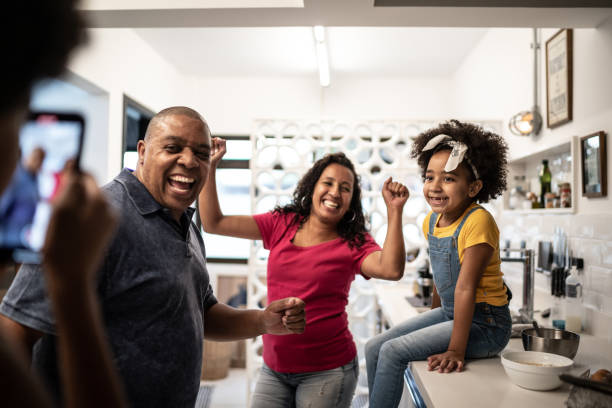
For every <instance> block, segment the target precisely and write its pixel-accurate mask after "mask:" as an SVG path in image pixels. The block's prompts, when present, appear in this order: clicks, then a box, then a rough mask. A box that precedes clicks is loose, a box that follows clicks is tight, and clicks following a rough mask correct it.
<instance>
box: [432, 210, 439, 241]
mask: <svg viewBox="0 0 612 408" xmlns="http://www.w3.org/2000/svg"><path fill="white" fill-rule="evenodd" d="M439 215H440V214H438V213H435V212H433V211H432V212H431V215H430V216H429V235H433V234H434V228H435V227H436V222H438V216H439Z"/></svg>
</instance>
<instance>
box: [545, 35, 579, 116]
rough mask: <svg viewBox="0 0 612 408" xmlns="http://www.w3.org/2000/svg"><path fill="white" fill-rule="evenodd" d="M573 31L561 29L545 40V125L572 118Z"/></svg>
mask: <svg viewBox="0 0 612 408" xmlns="http://www.w3.org/2000/svg"><path fill="white" fill-rule="evenodd" d="M572 78H573V31H572V29H571V28H566V29H561V30H559V31H557V33H555V35H553V36H552V37H551V38H550V39H549V40H548V41H546V126H547V127H549V128H555V127H557V126H561V125H563V124H564V123H567V122H569V121H571V120H572V105H573V90H572V88H573V79H572Z"/></svg>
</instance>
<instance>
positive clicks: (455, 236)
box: [453, 205, 484, 240]
mask: <svg viewBox="0 0 612 408" xmlns="http://www.w3.org/2000/svg"><path fill="white" fill-rule="evenodd" d="M479 209H482V210H484V208H482V207H481V206H479V205H478V206H476V207H474V208H472V209H471V210H470V211H468V213H467V214H465V217H463V219H462V220H461V222H460V223H459V225H458V226H457V229H455V233H454V234H453V239H455V240H456V239H457V237H458V236H459V233H460V232H461V228H463V224H465V221H466V220H467V219H468V217H469V216H470V214H471V213H473V212H474V211H476V210H479Z"/></svg>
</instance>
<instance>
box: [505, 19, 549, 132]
mask: <svg viewBox="0 0 612 408" xmlns="http://www.w3.org/2000/svg"><path fill="white" fill-rule="evenodd" d="M531 47H532V48H533V108H531V110H530V111H522V112H519V113H517V114H516V115H514V116H512V118H511V119H510V122H509V123H508V127H509V128H510V131H511V132H512V133H513V134H515V135H517V136H535V135H537V134H538V133H540V129H542V115H540V109H539V108H538V49H539V48H540V43H539V42H538V30H537V28H534V29H533V44H532V45H531Z"/></svg>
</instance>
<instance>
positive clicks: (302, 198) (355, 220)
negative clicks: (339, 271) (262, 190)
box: [274, 153, 366, 248]
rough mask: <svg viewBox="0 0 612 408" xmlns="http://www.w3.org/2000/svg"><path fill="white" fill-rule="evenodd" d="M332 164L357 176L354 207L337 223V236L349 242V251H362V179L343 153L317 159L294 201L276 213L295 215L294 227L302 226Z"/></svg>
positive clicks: (304, 178)
mask: <svg viewBox="0 0 612 408" xmlns="http://www.w3.org/2000/svg"><path fill="white" fill-rule="evenodd" d="M333 163H336V164H339V165H341V166H344V167H346V168H347V169H349V170H350V171H351V173H353V176H354V177H355V181H354V183H353V197H351V204H350V206H349V209H348V211H347V212H346V214H344V217H342V219H341V220H340V222H339V223H338V225H337V231H338V235H340V237H341V238H342V239H343V240H345V241H346V242H347V243H348V245H349V247H350V248H354V247H357V248H359V247H361V245H363V243H364V242H365V235H364V233H365V232H366V226H365V217H364V216H363V208H362V206H361V187H360V186H359V183H360V180H359V176H358V175H357V173H356V172H355V167H354V166H353V163H352V162H351V161H350V160H349V159H348V157H346V156H345V155H344V153H332V154H328V155H326V156H324V157H322V158H321V159H319V160H317V161H316V162H315V164H313V166H312V167H311V168H310V170H308V171H307V172H306V174H304V176H302V178H301V179H300V181H299V182H298V185H297V187H296V189H295V191H294V192H293V200H292V202H291V203H289V204H287V205H285V206H282V207H281V206H276V208H274V211H275V212H279V213H281V214H295V217H293V220H292V221H291V225H295V224H296V223H299V226H300V227H301V226H302V225H304V223H305V222H306V220H307V219H308V217H309V216H310V209H311V208H312V195H313V192H314V188H315V185H316V184H317V181H318V180H319V178H320V177H321V174H322V173H323V170H325V168H326V167H327V166H329V165H330V164H333Z"/></svg>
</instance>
